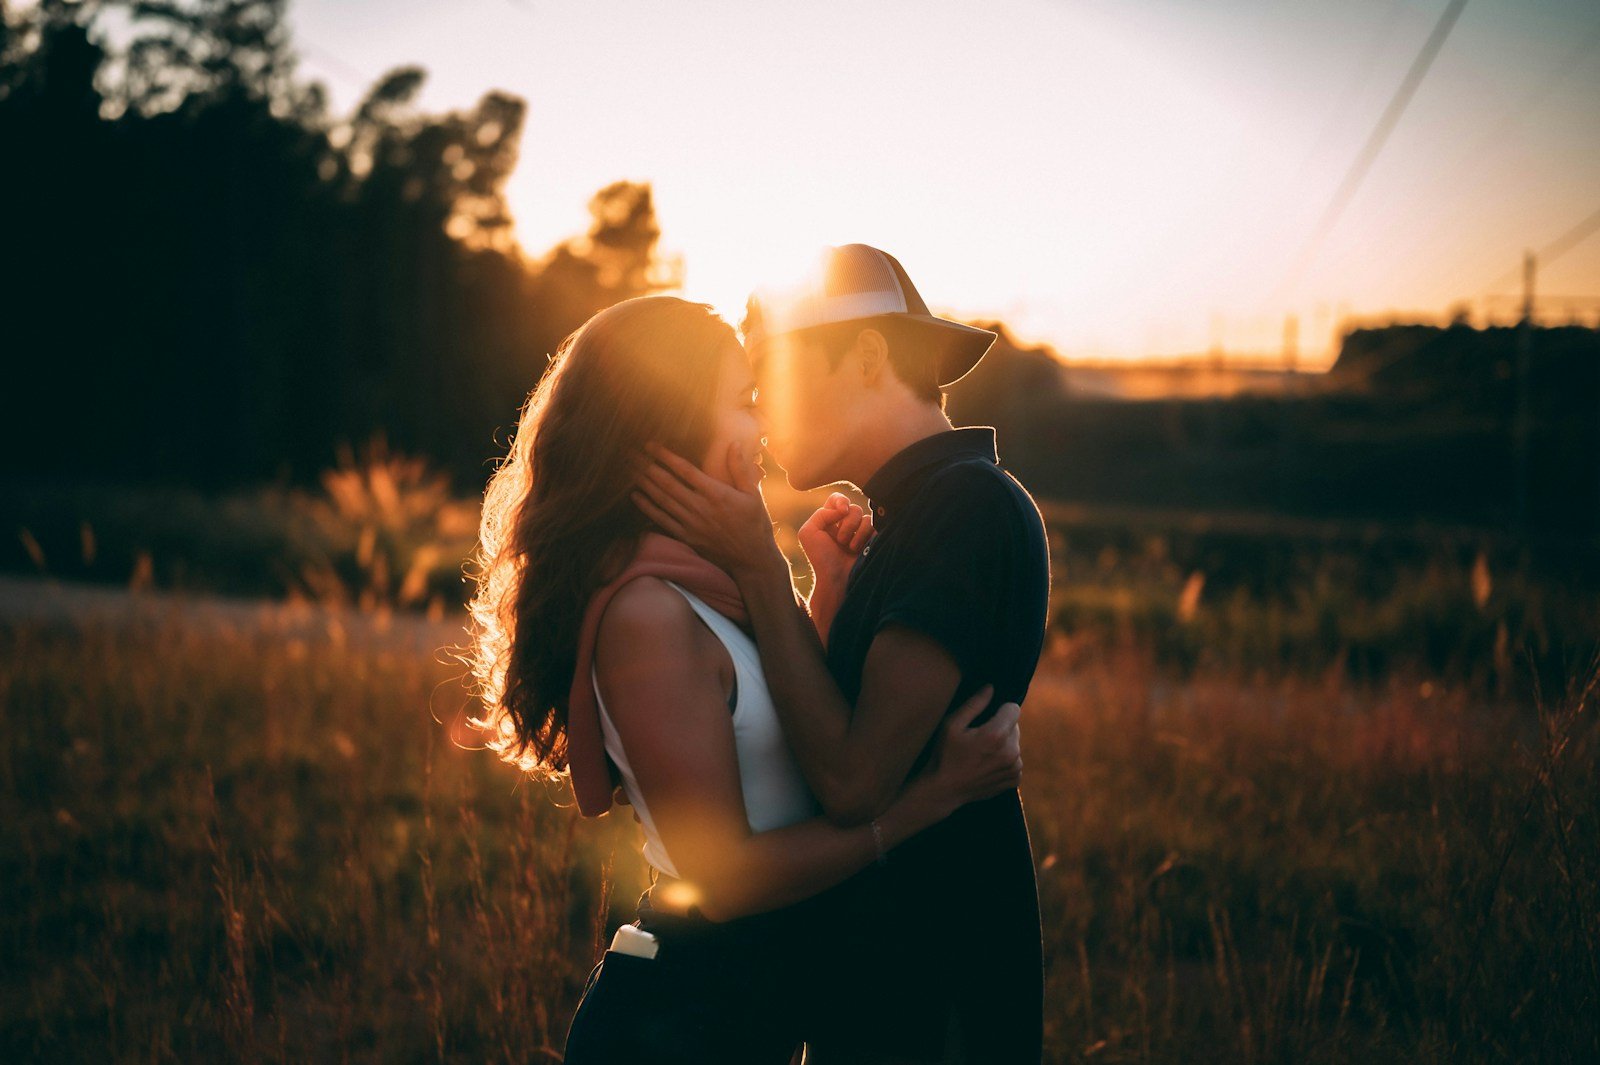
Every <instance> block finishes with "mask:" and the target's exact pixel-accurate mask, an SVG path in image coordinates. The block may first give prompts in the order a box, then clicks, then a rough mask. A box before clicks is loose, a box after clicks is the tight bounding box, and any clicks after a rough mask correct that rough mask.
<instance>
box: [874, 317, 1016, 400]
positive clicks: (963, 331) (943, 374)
mask: <svg viewBox="0 0 1600 1065" xmlns="http://www.w3.org/2000/svg"><path fill="white" fill-rule="evenodd" d="M894 317H896V318H902V319H905V320H906V321H910V322H921V323H923V324H924V325H926V326H928V327H929V329H928V334H929V337H930V339H931V340H932V343H933V346H934V348H935V351H936V352H937V354H936V356H935V357H936V358H937V360H938V366H939V387H940V388H949V387H950V386H951V385H953V384H955V383H956V382H957V381H959V380H961V379H962V378H963V377H965V376H967V374H969V373H971V372H972V369H973V367H975V366H977V365H978V363H979V362H981V361H982V360H983V357H984V356H985V355H987V354H988V353H989V349H990V348H991V347H993V346H994V342H995V341H996V340H998V339H1000V334H999V333H996V332H994V331H993V330H989V329H979V328H978V327H977V326H972V325H963V324H962V323H960V322H952V321H951V320H950V319H948V318H935V317H934V316H933V315H931V314H897V315H895V316H894Z"/></svg>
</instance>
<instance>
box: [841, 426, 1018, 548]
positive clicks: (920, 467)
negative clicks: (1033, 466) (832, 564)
mask: <svg viewBox="0 0 1600 1065" xmlns="http://www.w3.org/2000/svg"><path fill="white" fill-rule="evenodd" d="M963 458H982V459H987V460H988V461H990V462H992V463H994V464H995V465H999V464H1000V455H999V453H998V452H997V451H996V450H995V446H994V430H993V429H992V428H990V427H989V426H986V425H972V426H965V427H963V428H960V429H946V430H944V431H943V432H938V433H934V434H933V435H932V436H925V437H923V438H922V439H921V440H918V441H917V442H916V443H914V444H910V445H908V446H906V447H903V448H901V449H900V450H899V451H897V452H896V453H895V454H894V455H893V456H892V457H891V458H890V459H889V461H888V462H885V463H884V464H883V465H882V466H881V467H879V468H878V472H877V473H874V474H873V475H872V476H871V477H869V478H868V479H867V483H866V484H864V485H862V486H861V490H862V491H863V492H864V493H866V496H867V499H868V500H870V501H871V503H872V518H873V521H874V523H875V524H878V525H880V526H881V525H882V523H883V520H884V518H885V517H886V516H887V515H888V514H889V513H890V512H891V511H897V510H899V509H900V507H901V506H902V505H904V504H905V503H906V502H907V501H908V500H909V499H910V498H911V496H912V495H913V494H914V493H915V492H916V490H917V487H918V486H919V485H920V484H921V483H922V481H923V475H925V474H926V473H928V472H929V471H930V470H931V469H933V468H934V467H938V466H944V465H947V464H949V463H950V462H953V461H955V460H957V459H963Z"/></svg>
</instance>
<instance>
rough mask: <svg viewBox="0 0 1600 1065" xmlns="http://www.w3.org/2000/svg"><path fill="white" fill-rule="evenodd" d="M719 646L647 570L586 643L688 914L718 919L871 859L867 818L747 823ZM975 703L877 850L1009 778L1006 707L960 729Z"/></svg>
mask: <svg viewBox="0 0 1600 1065" xmlns="http://www.w3.org/2000/svg"><path fill="white" fill-rule="evenodd" d="M726 655H727V651H726V649H725V648H723V647H722V644H721V643H720V641H718V640H717V639H716V637H715V636H714V635H712V634H711V633H710V632H709V630H707V629H705V627H704V626H703V625H702V624H701V623H700V621H699V619H698V618H697V617H696V616H695V615H694V613H693V611H692V609H691V608H690V607H689V605H688V603H687V602H686V601H685V600H684V599H683V597H682V596H680V595H679V594H678V593H677V592H675V591H674V590H673V589H671V588H669V587H668V586H667V585H666V584H665V583H663V582H660V581H656V580H652V579H641V580H637V581H633V582H631V583H630V584H628V585H627V586H626V587H625V588H623V589H622V591H620V592H619V593H617V596H616V598H615V599H613V600H612V602H611V605H610V607H609V608H608V609H607V610H606V613H605V616H604V618H603V619H602V620H601V624H600V634H599V638H598V643H597V647H596V672H597V675H598V677H599V681H600V687H601V695H602V697H603V698H604V700H605V705H606V709H607V712H608V713H609V715H610V717H611V719H612V721H613V723H614V724H615V726H616V729H617V733H618V735H619V736H620V737H621V738H622V742H623V746H624V747H625V748H626V750H627V754H628V762H629V764H630V766H631V767H632V769H633V772H634V775H635V778H636V779H637V780H638V783H639V788H640V789H641V791H642V792H643V794H644V796H645V803H646V805H647V806H648V808H649V810H650V814H651V818H652V820H653V821H654V822H655V824H656V827H657V829H658V830H659V831H660V833H661V838H662V842H663V843H664V844H665V846H666V848H667V851H668V853H669V854H671V855H672V860H673V863H674V865H675V866H676V867H677V870H678V872H679V874H680V875H681V876H682V878H683V879H684V880H687V881H688V882H690V883H691V884H692V885H693V886H694V887H695V888H696V889H697V890H698V891H699V893H700V898H699V905H700V909H701V912H702V913H704V914H705V915H706V916H707V917H709V918H711V919H713V920H719V921H724V920H729V919H731V918H733V917H738V916H741V915H743V914H747V913H758V912H761V911H764V910H770V909H776V908H778V907H780V906H785V905H788V904H790V903H793V902H797V901H799V900H801V899H804V898H808V897H810V896H812V895H815V894H817V893H818V892H820V891H822V890H824V889H826V888H828V887H831V886H833V885H834V884H837V883H840V882H842V881H843V880H845V879H846V878H847V877H849V876H850V875H851V874H852V873H855V872H856V871H858V870H860V869H863V868H865V867H866V866H867V865H869V864H870V863H871V862H873V861H874V860H875V859H876V857H877V842H876V840H875V839H874V833H873V831H872V828H871V826H870V825H867V824H863V825H859V826H855V827H850V828H843V827H839V826H836V825H834V824H832V823H830V822H829V821H828V820H826V819H825V818H821V817H817V818H812V819H810V820H808V821H803V822H800V823H798V824H794V825H789V826H787V827H784V828H779V829H774V830H772V831H769V832H761V833H752V832H751V831H750V826H749V821H748V818H747V814H746V811H745V808H744V796H743V792H742V790H741V788H740V783H739V766H738V759H737V753H736V749H735V746H734V740H733V726H732V721H731V719H730V715H729V712H728V706H727V703H726V702H725V701H724V697H723V692H722V684H721V681H720V679H719V678H720V675H721V672H722V670H723V668H724V662H725V661H726ZM980 694H982V693H980ZM986 703H987V699H986V698H984V699H978V698H975V699H973V700H971V701H970V702H969V703H968V704H966V705H965V706H963V707H962V708H961V710H960V711H958V712H957V713H956V714H955V715H952V718H951V722H950V726H949V729H948V731H947V734H946V735H945V736H943V737H941V745H940V748H939V756H938V758H937V759H936V760H935V762H934V763H933V764H932V765H931V766H930V769H929V771H928V772H925V773H923V774H920V775H918V776H917V777H916V778H915V779H914V780H912V781H911V782H910V783H908V784H907V786H906V787H905V789H904V790H903V791H902V792H901V794H900V795H899V797H898V798H897V799H896V800H895V801H894V803H892V804H891V805H890V806H889V808H888V809H886V810H885V811H884V812H883V814H882V815H881V816H880V817H879V818H878V825H879V829H880V831H881V833H882V842H883V847H884V849H885V850H887V849H889V848H892V847H894V846H895V845H897V844H898V843H900V842H903V841H904V840H906V839H909V838H910V837H911V836H914V835H916V834H917V833H918V832H920V831H922V830H923V829H924V828H927V827H929V826H931V825H933V824H936V823H938V822H939V821H941V820H943V819H944V818H946V817H948V816H949V815H950V814H951V813H952V812H953V811H954V810H955V809H957V808H958V807H960V806H962V805H964V804H965V803H967V802H971V801H975V800H976V799H979V798H983V797H985V796H987V795H993V794H997V793H999V792H1001V791H1005V790H1008V789H1010V788H1013V787H1015V786H1016V782H1017V779H1018V777H1019V774H1020V771H1021V761H1020V755H1019V754H1018V753H1017V732H1016V727H1015V722H1016V715H1015V713H1014V712H1011V713H1003V714H997V715H996V716H995V718H994V719H993V720H991V721H990V722H988V723H986V724H985V725H983V726H981V727H979V728H975V729H974V728H967V725H968V723H970V721H971V720H972V718H973V717H975V716H976V715H977V714H978V713H979V712H981V710H982V709H983V707H984V705H986ZM1011 709H1012V710H1013V711H1014V707H1013V708H1011Z"/></svg>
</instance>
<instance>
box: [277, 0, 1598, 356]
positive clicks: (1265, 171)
mask: <svg viewBox="0 0 1600 1065" xmlns="http://www.w3.org/2000/svg"><path fill="white" fill-rule="evenodd" d="M1447 7H1448V2H1447V0H1339V2H1338V3H1329V2H1326V0H1277V2H1269V0H1213V2H1207V3H1201V2H1198V0H1138V2H1135V0H985V2H982V3H979V2H955V0H917V2H914V3H913V2H868V0H851V2H843V3H836V2H833V0H814V2H811V3H806V4H784V5H779V4H774V3H766V2H758V0H736V2H709V0H706V2H697V3H670V4H668V3H651V2H642V0H639V2H634V0H628V2H623V0H457V2H452V3H449V4H441V3H436V2H425V0H383V2H382V3H379V2H376V0H295V2H294V3H293V4H292V5H291V8H290V19H291V23H292V25H293V26H294V29H295V34H296V41H297V44H298V45H299V47H300V48H301V50H302V54H303V55H304V68H303V70H304V72H305V73H306V74H308V75H311V76H314V77H317V78H318V79H320V80H323V81H325V82H326V84H327V86H328V89H329V91H330V92H331V94H332V96H333V100H334V103H335V106H336V109H338V110H340V111H341V112H342V111H346V110H348V109H349V108H350V107H352V106H353V105H354V103H355V102H356V100H357V99H358V98H359V96H360V95H361V94H362V92H363V91H364V89H365V88H366V87H367V85H368V84H370V79H375V78H376V77H378V76H379V75H381V74H382V73H383V72H384V71H386V70H388V69H390V68H392V67H394V66H397V65H400V64H404V63H420V64H422V65H423V66H425V67H426V68H427V69H428V71H429V74H430V76H429V81H428V86H427V89H426V91H425V92H424V94H423V96H422V99H421V103H422V105H423V106H424V107H425V108H427V109H429V110H442V109H447V108H457V107H468V106H470V105H471V104H472V103H473V102H475V101H476V100H477V98H478V97H479V96H480V95H482V93H483V92H485V91H487V90H489V89H503V90H507V91H510V92H513V93H516V94H518V95H520V96H522V97H524V98H525V99H526V100H527V101H528V104H529V117H528V123H527V127H526V130H525V134H524V140H523V152H522V160H521V163H520V164H519V166H518V169H517V172H516V174H515V176H514V177H513V178H512V180H511V182H510V187H509V196H510V201H511V207H512V210H513V211H514V213H515V216H516V222H517V228H518V232H519V234H520V236H521V239H522V242H523V244H524V246H525V247H527V248H528V249H529V250H530V251H532V252H539V251H542V250H543V249H545V248H547V247H548V246H549V245H551V244H552V243H554V242H555V241H557V240H559V239H561V238H563V237H565V236H568V235H571V234H573V233H575V232H579V231H581V230H582V229H583V227H584V226H585V224H586V222H587V215H586V212H585V203H586V202H587V200H588V198H589V196H590V195H591V194H592V193H593V192H594V191H595V190H596V189H598V188H600V187H601V186H603V185H605V184H607V183H609V182H611V181H613V180H616V179H618V178H629V179H633V180H640V181H649V182H651V183H652V184H653V185H654V187H655V190H656V196H657V208H658V211H659V215H660V221H661V225H662V229H663V234H664V236H663V247H664V250H665V251H667V252H670V253H680V254H682V255H683V256H684V259H685V262H686V264H687V271H688V272H687V294H688V295H690V296H693V297H696V298H701V299H707V300H709V301H711V302H713V303H715V304H717V305H718V306H719V307H721V308H723V309H724V310H726V311H728V312H731V313H734V314H735V315H736V313H737V309H738V308H739V307H740V306H741V305H742V303H743V298H744V295H745V293H746V292H747V291H748V289H749V288H750V287H751V285H752V284H754V283H756V282H758V281H761V280H762V279H764V278H766V277H769V276H771V275H774V274H781V273H783V272H784V271H785V270H786V269H787V268H789V267H790V266H791V265H792V264H793V263H795V262H797V261H801V260H802V259H804V258H805V257H806V256H807V255H808V254H809V253H810V252H811V251H812V250H814V249H815V248H816V247H817V246H818V245H821V244H825V243H843V242H848V241H864V242H867V243H872V244H877V245H879V246H881V247H883V248H886V249H888V250H889V251H891V252H893V253H895V254H896V255H897V256H899V257H900V259H901V261H902V262H903V263H904V264H905V266H906V268H907V270H908V271H909V273H910V275H911V277H912V278H913V280H914V281H915V282H916V283H917V285H918V287H919V288H920V289H921V291H922V293H923V295H924V296H925V297H926V298H927V299H928V301H929V303H930V304H932V305H934V307H935V308H936V309H941V310H944V311H948V312H952V313H957V314H961V315H964V316H997V317H1000V318H1003V319H1004V320H1006V321H1007V322H1009V323H1011V324H1012V325H1013V326H1014V327H1015V328H1016V329H1017V330H1018V331H1019V332H1020V333H1021V334H1022V335H1023V336H1024V337H1027V338H1031V339H1038V340H1044V341H1047V342H1050V343H1052V344H1054V345H1055V346H1056V347H1057V348H1058V349H1060V350H1061V351H1062V352H1063V353H1064V354H1066V355H1068V356H1073V357H1118V358H1122V357H1138V356H1142V355H1151V354H1154V355H1174V354H1185V353H1196V352H1202V351H1205V350H1207V349H1209V348H1212V347H1214V346H1221V347H1223V348H1225V349H1226V350H1228V351H1230V352H1250V351H1269V350H1271V351H1275V350H1277V349H1278V348H1279V347H1280V345H1281V339H1282V335H1283V330H1284V319H1285V316H1286V315H1287V314H1288V313H1290V312H1295V313H1297V314H1299V315H1300V317H1301V325H1300V329H1301V345H1302V349H1303V352H1304V355H1305V358H1306V360H1307V361H1308V362H1310V363H1312V364H1318V363H1320V362H1322V361H1325V358H1326V357H1327V352H1326V347H1327V344H1328V341H1329V338H1330V336H1331V333H1332V328H1333V325H1334V320H1335V317H1336V315H1337V314H1338V313H1339V312H1340V310H1341V309H1343V310H1347V311H1349V312H1352V313H1356V314H1378V313H1382V312H1385V311H1388V310H1391V309H1396V310H1400V311H1403V312H1404V311H1414V312H1419V313H1425V314H1428V315H1439V314H1442V313H1443V312H1444V311H1445V310H1446V308H1447V307H1448V306H1449V305H1450V304H1452V303H1454V302H1456V301H1460V300H1466V299H1472V298H1475V297H1480V296H1482V295H1484V294H1486V293H1487V292H1490V291H1499V292H1505V293H1513V292H1515V291H1516V288H1517V284H1518V282H1517V281H1516V280H1515V279H1514V278H1513V277H1512V276H1511V275H1512V274H1513V273H1514V271H1515V270H1516V268H1517V265H1518V262H1519V258H1520V255H1521V253H1522V250H1523V249H1524V248H1534V249H1537V248H1541V247H1544V246H1546V245H1548V244H1550V243H1551V242H1553V241H1556V240H1557V239H1558V238H1560V237H1562V236H1563V235H1564V234H1567V233H1569V232H1570V231H1572V230H1573V229H1574V228H1575V227H1578V226H1579V225H1580V224H1581V223H1583V222H1584V220H1585V219H1587V218H1589V217H1590V216H1592V215H1593V214H1594V213H1595V212H1596V211H1597V210H1600V4H1597V3H1596V2H1595V0H1542V2H1533V0H1471V2H1469V3H1468V4H1467V6H1466V8H1465V10H1464V13H1462V14H1461V16H1460V19H1459V21H1458V22H1457V23H1456V24H1455V26H1454V30H1453V32H1452V33H1451V35H1450V36H1449V38H1448V39H1447V41H1446V42H1445V44H1444V46H1443V50H1442V51H1440V52H1439V54H1438V58H1437V60H1436V61H1435V62H1434V64H1433V66H1432V68H1431V70H1430V72H1429V73H1428V75H1427V77H1426V79H1425V80H1424V82H1423V83H1422V85H1421V88H1420V90H1419V91H1418V92H1417V93H1416V95H1415V97H1414V99H1413V100H1412V101H1411V104H1410V107H1409V109H1408V110H1407V111H1406V112H1405V113H1404V115H1403V117H1402V118H1401V119H1400V121H1399V123H1398V125H1397V126H1396V127H1395V128H1394V131H1393V134H1392V136H1391V137H1390V138H1389V140H1388V143H1387V145H1386V147H1385V148H1384V149H1383V150H1382V152H1381V153H1380V154H1379V155H1378V157H1377V159H1376V162H1375V164H1374V165H1373V166H1372V168H1371V170H1370V172H1369V173H1368V174H1367V176H1366V179H1365V182H1364V184H1363V185H1362V186H1361V187H1360V189H1359V191H1358V192H1357V193H1356V195H1355V196H1354V198H1353V199H1352V200H1351V201H1350V203H1349V206H1348V209H1347V210H1345V211H1344V212H1343V214H1342V216H1341V217H1340V218H1339V220H1338V222H1337V224H1336V225H1334V226H1333V228H1332V229H1331V231H1330V232H1329V233H1328V235H1327V237H1326V239H1325V240H1322V241H1319V242H1313V241H1312V236H1313V233H1314V232H1315V231H1316V230H1317V229H1318V221H1319V219H1320V218H1321V217H1323V215H1324V212H1325V210H1326V209H1327V208H1328V205H1329V202H1330V200H1331V199H1332V198H1333V196H1334V193H1335V190H1336V189H1337V188H1338V186H1339V185H1340V182H1341V180H1342V179H1343V178H1344V177H1345V175H1346V173H1347V171H1348V170H1349V169H1350V168H1351V165H1352V163H1353V162H1354V160H1355V159H1356V157H1357V155H1358V153H1359V152H1360V150H1361V148H1362V145H1363V144H1364V142H1366V141H1367V139H1368V137H1369V135H1370V134H1371V133H1372V131H1373V129H1374V127H1375V126H1376V125H1377V124H1378V121H1379V117H1380V115H1382V113H1383V112H1384V109H1385V107H1386V105H1387V104H1388V103H1389V102H1390V100H1391V98H1392V97H1393V96H1394V95H1395V92H1396V90H1397V88H1398V87H1399V86H1400V84H1401V82H1402V79H1403V78H1404V77H1405V75H1406V72H1407V70H1408V69H1409V68H1410V67H1411V65H1412V63H1413V61H1414V60H1415V59H1416V58H1417V55H1418V53H1419V52H1420V51H1421V50H1422V48H1423V44H1424V42H1425V41H1426V40H1427V39H1428V37H1429V34H1430V33H1431V32H1432V31H1433V29H1434V27H1435V24H1436V23H1437V22H1438V21H1439V19H1440V16H1441V15H1442V14H1443V13H1444V12H1445V10H1446V8H1447ZM1297 263H1300V264H1303V265H1302V266H1301V267H1300V268H1299V269H1297V267H1296V264H1297ZM1540 288H1541V290H1543V291H1544V292H1549V293H1553V294H1556V295H1569V296H1593V297H1600V235H1597V236H1594V237H1591V238H1590V239H1588V240H1586V241H1584V242H1582V243H1580V244H1578V245H1577V246H1576V247H1574V248H1572V249H1571V250H1570V251H1567V252H1566V253H1565V254H1564V255H1563V256H1561V257H1560V258H1559V259H1558V260H1557V261H1555V262H1554V263H1552V264H1551V265H1550V266H1549V268H1548V269H1547V270H1545V271H1544V273H1543V275H1542V277H1541V282H1540ZM1596 311H1600V305H1597V307H1596ZM1592 313H1594V312H1591V314H1592Z"/></svg>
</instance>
